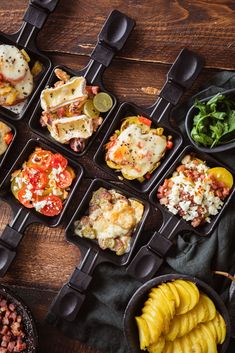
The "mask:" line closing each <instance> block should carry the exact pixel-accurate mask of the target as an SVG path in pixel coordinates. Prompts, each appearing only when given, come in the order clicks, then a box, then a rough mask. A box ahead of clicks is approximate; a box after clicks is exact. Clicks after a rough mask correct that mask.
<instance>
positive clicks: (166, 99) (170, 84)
mask: <svg viewBox="0 0 235 353" xmlns="http://www.w3.org/2000/svg"><path fill="white" fill-rule="evenodd" d="M203 64H204V60H203V58H202V57H201V56H200V55H198V54H196V53H194V52H193V51H191V50H188V49H187V48H184V49H183V50H181V52H180V54H179V55H178V57H177V58H176V60H175V62H174V63H173V65H172V66H171V68H170V70H169V71H168V73H167V80H166V82H165V84H164V86H163V88H162V90H161V92H160V94H159V97H158V99H157V101H156V103H155V104H153V105H152V106H151V107H150V108H148V110H149V115H150V117H152V118H153V120H154V121H155V122H156V123H159V122H165V123H168V120H169V113H170V111H171V109H172V108H173V107H174V106H175V105H176V104H177V103H178V102H179V100H180V98H181V96H182V95H183V93H184V91H185V90H186V89H187V88H189V87H191V86H192V84H193V83H194V81H195V80H196V78H197V77H198V75H199V73H200V72H201V70H202V67H203Z"/></svg>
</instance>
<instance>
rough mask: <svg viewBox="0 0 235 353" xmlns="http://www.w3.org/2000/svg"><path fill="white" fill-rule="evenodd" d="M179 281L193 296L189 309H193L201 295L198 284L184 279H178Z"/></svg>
mask: <svg viewBox="0 0 235 353" xmlns="http://www.w3.org/2000/svg"><path fill="white" fill-rule="evenodd" d="M177 283H179V284H181V285H182V286H183V287H184V288H185V289H186V290H187V291H188V292H189V295H190V297H191V303H190V306H189V310H192V309H193V308H194V307H195V306H196V305H197V303H198V301H199V296H200V293H199V290H198V288H197V286H196V284H195V283H193V282H190V281H185V280H182V279H178V280H177Z"/></svg>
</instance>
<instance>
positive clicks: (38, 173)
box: [23, 166, 48, 189]
mask: <svg viewBox="0 0 235 353" xmlns="http://www.w3.org/2000/svg"><path fill="white" fill-rule="evenodd" d="M23 177H24V178H25V179H26V180H28V181H29V183H30V184H31V185H32V186H33V188H34V189H44V188H45V187H46V185H47V183H48V177H47V174H46V173H45V172H44V171H42V170H41V169H40V167H37V166H34V167H28V168H26V169H25V170H24V171H23Z"/></svg>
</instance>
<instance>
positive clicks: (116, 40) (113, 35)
mask: <svg viewBox="0 0 235 353" xmlns="http://www.w3.org/2000/svg"><path fill="white" fill-rule="evenodd" d="M134 26H135V21H134V20H133V19H131V18H130V17H128V16H126V15H124V14H123V13H121V12H119V11H117V10H113V11H112V12H111V13H110V15H109V16H108V18H107V19H106V21H105V23H104V26H103V28H102V30H101V32H100V34H99V35H98V42H97V44H96V47H95V49H94V50H93V52H92V53H91V59H90V61H89V63H88V65H87V66H86V67H85V68H84V69H82V70H81V71H74V70H71V69H69V68H67V67H65V66H62V65H59V66H57V67H55V69H57V68H59V69H62V70H64V71H66V72H67V73H68V74H69V75H70V76H83V77H85V78H86V81H87V84H88V85H95V86H99V87H100V89H101V91H102V92H107V93H109V95H110V96H111V97H112V100H113V106H112V108H111V109H110V111H108V112H107V113H102V117H103V122H102V124H101V125H100V126H99V128H98V129H97V130H96V132H94V133H93V135H92V136H91V137H90V138H89V140H88V142H87V144H86V146H85V149H84V150H83V151H81V152H75V151H73V150H72V149H71V148H70V147H69V145H67V144H62V143H59V142H58V141H56V140H55V139H53V138H52V137H51V135H50V133H49V131H48V130H47V127H42V126H41V124H40V117H41V114H42V108H41V103H40V101H39V102H38V104H37V106H36V108H35V110H34V112H33V114H32V118H31V119H30V122H29V126H30V128H31V129H32V130H33V131H34V132H35V133H36V134H38V135H40V136H42V137H43V138H44V139H46V140H48V141H50V143H52V144H55V145H57V146H58V147H59V148H61V149H62V150H64V151H65V152H66V153H67V154H70V155H72V156H74V157H78V156H82V155H84V154H85V153H86V152H87V150H88V149H89V148H90V146H91V144H92V143H93V142H94V141H95V140H96V138H97V134H98V133H99V131H100V129H101V128H102V127H103V125H104V124H105V122H106V121H107V120H108V118H109V116H110V115H111V114H112V112H113V110H114V109H115V107H116V104H117V99H116V97H115V96H114V95H113V94H111V93H110V92H108V91H107V90H106V89H105V87H104V84H103V79H102V78H103V74H104V71H105V69H106V68H107V67H108V66H109V65H110V64H111V62H112V60H113V57H114V56H115V55H116V54H117V52H119V51H120V50H121V49H122V47H123V46H124V44H125V43H126V41H127V39H128V37H129V36H130V34H131V32H132V30H133V28H134ZM56 81H58V78H57V77H56V75H55V72H54V70H53V72H52V73H51V75H50V77H49V79H48V81H47V84H46V86H49V87H52V86H54V83H55V82H56Z"/></svg>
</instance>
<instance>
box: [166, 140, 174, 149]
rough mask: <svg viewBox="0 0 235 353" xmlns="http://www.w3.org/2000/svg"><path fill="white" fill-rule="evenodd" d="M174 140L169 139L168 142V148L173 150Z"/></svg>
mask: <svg viewBox="0 0 235 353" xmlns="http://www.w3.org/2000/svg"><path fill="white" fill-rule="evenodd" d="M173 145H174V144H173V142H172V141H171V140H168V141H167V143H166V148H167V149H168V150H171V149H172V148H173Z"/></svg>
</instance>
